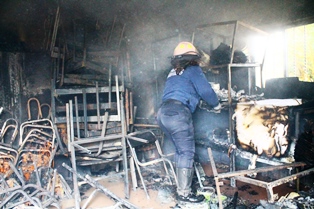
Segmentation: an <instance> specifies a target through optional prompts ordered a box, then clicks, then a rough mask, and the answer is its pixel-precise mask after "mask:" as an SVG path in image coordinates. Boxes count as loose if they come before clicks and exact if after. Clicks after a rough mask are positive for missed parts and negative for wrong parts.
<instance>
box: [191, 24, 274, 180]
mask: <svg viewBox="0 0 314 209" xmlns="http://www.w3.org/2000/svg"><path fill="white" fill-rule="evenodd" d="M267 35H268V34H267V33H266V32H264V31H262V30H260V29H257V28H255V27H252V26H250V25H248V24H245V23H243V22H240V21H228V22H218V23H211V24H205V25H200V26H198V27H197V28H196V31H195V33H194V35H193V43H194V44H195V46H196V47H197V48H198V49H199V50H200V52H201V53H202V55H203V56H202V57H203V58H202V60H201V66H202V68H203V70H204V72H205V75H206V76H207V79H208V81H209V82H210V83H211V84H212V86H213V87H214V90H217V91H218V96H219V97H220V100H221V102H225V103H226V104H228V105H227V106H228V108H229V109H228V112H229V114H228V121H229V124H228V129H229V133H230V137H229V139H228V141H229V144H235V136H234V124H233V120H232V115H233V114H234V109H235V107H236V104H237V103H238V101H239V99H240V97H241V96H245V97H251V96H253V95H254V94H256V93H257V92H256V89H257V88H256V86H260V88H262V87H263V82H262V81H263V78H262V68H263V63H264V57H265V51H266V38H267ZM221 90H225V92H226V93H225V94H224V95H222V94H221V92H222V91H221ZM217 91H216V93H217ZM230 171H235V156H233V157H232V160H231V163H230ZM232 184H234V183H232Z"/></svg>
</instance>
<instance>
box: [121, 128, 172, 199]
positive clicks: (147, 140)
mask: <svg viewBox="0 0 314 209" xmlns="http://www.w3.org/2000/svg"><path fill="white" fill-rule="evenodd" d="M126 139H127V143H128V145H129V148H130V153H131V157H130V170H131V177H132V183H133V189H134V190H135V189H136V187H137V180H136V179H137V178H136V173H135V167H136V170H137V172H138V175H139V177H140V179H141V182H142V185H143V188H144V191H145V193H146V197H147V199H150V198H149V194H148V191H147V188H146V185H145V183H144V178H143V175H142V171H141V167H145V166H150V165H154V164H158V163H163V166H164V169H165V172H166V174H167V176H168V177H169V180H170V181H171V177H170V175H169V171H168V168H167V164H166V163H168V165H169V167H170V169H171V171H172V174H173V178H174V180H175V184H176V185H177V183H178V181H177V177H176V174H175V171H174V168H173V165H172V163H171V161H170V160H169V159H167V158H166V156H165V155H164V154H163V153H162V150H161V146H160V143H159V141H158V138H157V137H156V135H155V133H154V132H153V131H152V130H144V131H136V132H132V133H130V134H128V135H127V136H126ZM152 143H154V144H155V145H156V149H157V152H158V155H159V156H158V158H155V159H153V160H146V162H141V161H140V160H139V158H138V152H137V151H138V148H140V147H142V146H144V145H148V144H152ZM134 165H135V167H134ZM171 183H172V181H171Z"/></svg>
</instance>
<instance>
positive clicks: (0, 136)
mask: <svg viewBox="0 0 314 209" xmlns="http://www.w3.org/2000/svg"><path fill="white" fill-rule="evenodd" d="M10 121H13V122H14V123H15V124H8V123H9V122H10ZM18 126H19V125H18V122H17V120H15V119H14V118H9V119H7V120H6V121H5V122H4V123H3V125H2V128H1V131H0V142H1V143H4V136H5V135H6V133H7V131H8V130H9V129H10V128H14V132H13V134H12V136H11V139H10V142H9V146H10V147H12V146H13V143H14V141H15V139H16V137H17V134H18Z"/></svg>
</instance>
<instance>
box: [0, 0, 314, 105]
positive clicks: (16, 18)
mask: <svg viewBox="0 0 314 209" xmlns="http://www.w3.org/2000/svg"><path fill="white" fill-rule="evenodd" d="M58 6H59V8H60V28H59V33H58V35H59V37H58V40H60V39H67V41H69V40H70V39H71V38H73V21H81V22H84V23H85V25H87V26H88V27H89V28H90V30H89V31H88V33H89V35H91V36H93V35H94V34H93V31H96V30H97V29H99V28H102V29H104V30H103V31H102V32H103V33H106V32H107V31H106V30H108V28H109V29H110V27H111V26H112V24H113V23H114V22H115V23H116V24H120V25H125V32H124V37H123V38H124V41H125V42H126V43H127V45H128V50H129V52H130V60H131V61H130V65H131V69H132V75H133V76H134V80H133V81H134V85H135V86H134V88H135V89H136V88H138V89H140V88H142V87H143V86H148V85H151V84H152V83H153V82H154V81H155V79H156V77H164V73H165V70H166V69H168V68H169V59H168V57H169V56H171V54H172V49H173V48H174V47H175V45H176V44H177V42H178V40H190V39H191V36H192V33H193V32H194V30H195V28H196V27H197V26H198V25H202V24H207V23H214V22H222V21H229V20H239V21H243V22H245V23H248V24H250V25H253V26H255V27H258V28H260V29H262V30H265V31H267V32H271V31H273V30H277V29H278V28H284V27H286V26H287V25H291V24H300V23H308V22H313V19H314V17H313V14H312V12H311V11H313V1H310V0H302V1H293V0H285V1H275V2H274V1H272V0H265V1H249V0H237V1H218V0H200V1H187V0H171V1H167V0H158V1H155V0H145V1H144V0H101V1H99V0H89V1H77V0H41V1H40V0H29V1H22V0H2V1H1V2H0V51H8V52H18V51H22V52H31V53H41V54H47V43H48V41H49V39H51V33H52V28H53V23H54V20H55V17H56V10H57V8H58ZM34 57H36V56H34ZM44 65H45V64H44V63H43V64H42V66H44ZM29 71H30V72H31V70H29ZM41 71H42V70H41ZM33 74H34V75H35V73H33ZM41 83H42V82H41ZM150 88H154V87H150ZM148 89H149V88H148ZM152 91H153V90H152ZM152 91H151V92H150V91H147V92H145V93H144V92H141V91H140V92H139V94H137V95H138V97H139V99H142V98H145V97H146V96H147V95H141V94H152ZM149 92H150V93H149ZM148 96H149V95H148Z"/></svg>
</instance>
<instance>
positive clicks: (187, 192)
mask: <svg viewBox="0 0 314 209" xmlns="http://www.w3.org/2000/svg"><path fill="white" fill-rule="evenodd" d="M176 170H177V178H178V185H177V200H178V201H184V202H191V203H199V202H202V201H203V200H204V199H205V197H204V196H203V195H195V194H193V193H192V192H191V185H192V178H193V173H194V171H193V169H192V168H177V169H176Z"/></svg>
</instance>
